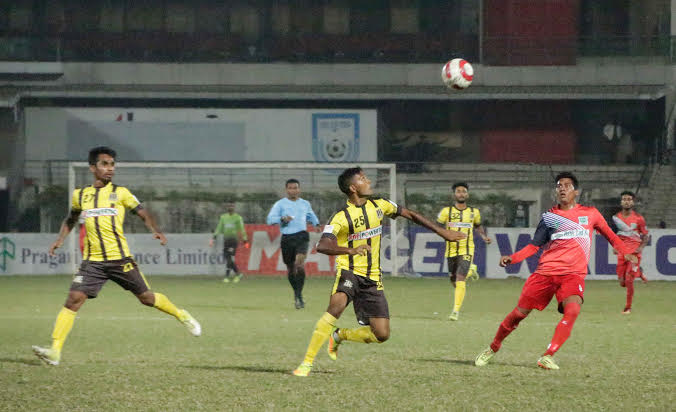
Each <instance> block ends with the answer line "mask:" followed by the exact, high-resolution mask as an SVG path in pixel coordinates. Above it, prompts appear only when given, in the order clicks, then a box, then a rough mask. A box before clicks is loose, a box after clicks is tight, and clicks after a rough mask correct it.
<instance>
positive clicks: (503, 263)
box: [500, 256, 512, 268]
mask: <svg viewBox="0 0 676 412" xmlns="http://www.w3.org/2000/svg"><path fill="white" fill-rule="evenodd" d="M510 263H512V258H511V257H509V256H503V257H501V258H500V266H502V267H503V268H504V267H505V266H507V265H509V264H510Z"/></svg>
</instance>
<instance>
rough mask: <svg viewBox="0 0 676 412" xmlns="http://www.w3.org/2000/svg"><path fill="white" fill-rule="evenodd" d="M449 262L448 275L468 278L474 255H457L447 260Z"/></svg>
mask: <svg viewBox="0 0 676 412" xmlns="http://www.w3.org/2000/svg"><path fill="white" fill-rule="evenodd" d="M446 260H447V261H448V274H449V275H451V276H453V275H456V276H457V275H463V276H467V274H468V273H469V267H470V265H471V264H472V255H456V256H452V257H449V258H446Z"/></svg>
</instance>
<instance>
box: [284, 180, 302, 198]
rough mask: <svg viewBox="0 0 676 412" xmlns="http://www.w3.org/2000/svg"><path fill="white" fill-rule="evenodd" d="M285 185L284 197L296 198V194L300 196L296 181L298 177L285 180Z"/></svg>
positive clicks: (298, 183)
mask: <svg viewBox="0 0 676 412" xmlns="http://www.w3.org/2000/svg"><path fill="white" fill-rule="evenodd" d="M285 187H286V197H288V198H289V199H291V200H296V199H298V196H300V182H299V181H298V179H289V180H287V181H286V184H285Z"/></svg>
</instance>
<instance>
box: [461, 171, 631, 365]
mask: <svg viewBox="0 0 676 412" xmlns="http://www.w3.org/2000/svg"><path fill="white" fill-rule="evenodd" d="M554 181H555V182H556V198H557V201H558V205H557V206H555V207H553V208H551V209H549V211H547V212H545V213H544V214H543V215H542V219H541V220H540V223H539V224H538V227H537V229H536V231H535V235H534V236H533V240H532V241H531V243H530V244H529V245H527V246H526V247H524V248H522V249H521V250H519V251H517V252H515V253H514V254H512V255H511V256H503V257H502V258H501V259H500V266H502V267H504V266H507V265H509V264H514V263H519V262H521V261H522V260H524V259H526V258H528V257H530V256H532V255H534V254H535V253H536V252H537V251H538V249H540V247H542V248H543V250H544V252H543V253H542V256H541V257H540V261H539V263H538V266H537V268H536V269H535V272H534V273H533V274H532V275H531V276H530V277H529V278H528V280H526V283H525V284H524V286H523V290H522V291H521V296H520V297H519V302H518V304H517V306H516V308H514V310H513V311H512V312H511V313H510V314H509V315H507V317H506V318H505V319H504V320H503V321H502V323H501V324H500V326H499V327H498V332H497V333H496V334H495V338H494V339H493V342H492V343H491V345H490V347H488V348H487V349H486V350H484V351H483V352H481V353H480V354H479V355H478V356H477V357H476V359H475V360H474V364H475V365H476V366H484V365H486V364H487V363H488V362H489V361H490V360H491V358H493V356H495V353H496V352H497V351H498V350H500V347H501V346H502V341H503V340H504V339H505V338H506V337H507V336H508V335H509V334H510V333H511V332H512V331H514V329H516V327H517V326H518V325H519V322H521V321H522V320H524V319H525V318H526V317H527V316H528V314H529V313H530V312H531V311H532V310H533V309H537V310H543V309H544V308H545V307H547V305H548V304H549V302H550V301H551V300H552V297H553V296H554V295H556V300H557V301H558V302H559V312H561V313H563V319H561V321H560V322H559V324H558V325H557V326H556V329H555V331H554V337H553V338H552V341H551V343H550V344H549V346H547V350H546V351H545V353H544V354H543V355H542V356H541V357H540V359H538V362H537V364H538V366H539V367H541V368H544V369H559V366H558V365H557V364H556V362H554V358H553V356H554V354H555V353H556V351H558V350H559V348H560V347H561V345H563V343H564V342H565V341H566V339H568V337H569V336H570V332H571V330H572V329H573V324H574V323H575V319H577V315H578V314H579V313H580V309H581V307H582V302H583V298H584V278H585V276H586V275H587V264H588V263H589V253H590V249H591V238H592V234H593V233H594V230H597V231H598V232H599V233H601V234H602V235H603V237H605V238H606V239H608V241H609V242H610V244H611V245H613V247H614V248H616V249H617V250H618V251H619V253H622V254H624V255H625V256H624V257H625V259H627V260H628V261H630V262H632V263H636V262H638V259H637V258H636V256H635V255H631V254H630V253H631V250H630V249H629V248H628V247H626V246H625V245H624V243H623V242H622V241H621V240H620V238H619V237H617V235H615V233H613V231H612V230H611V229H610V227H609V226H608V224H607V223H606V221H605V219H603V216H601V213H599V211H598V210H596V208H594V207H588V206H582V205H578V204H577V202H576V198H577V196H578V195H579V194H580V192H579V186H578V180H577V178H576V177H575V175H573V174H572V173H570V172H562V173H559V174H558V175H557V176H556V178H555V179H554Z"/></svg>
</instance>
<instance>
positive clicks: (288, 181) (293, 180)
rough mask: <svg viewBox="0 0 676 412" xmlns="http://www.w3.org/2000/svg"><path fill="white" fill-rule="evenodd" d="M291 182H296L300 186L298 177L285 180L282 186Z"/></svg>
mask: <svg viewBox="0 0 676 412" xmlns="http://www.w3.org/2000/svg"><path fill="white" fill-rule="evenodd" d="M291 183H296V184H298V186H300V182H299V181H298V179H289V180H287V181H286V183H284V187H287V186H289V185H290V184H291Z"/></svg>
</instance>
